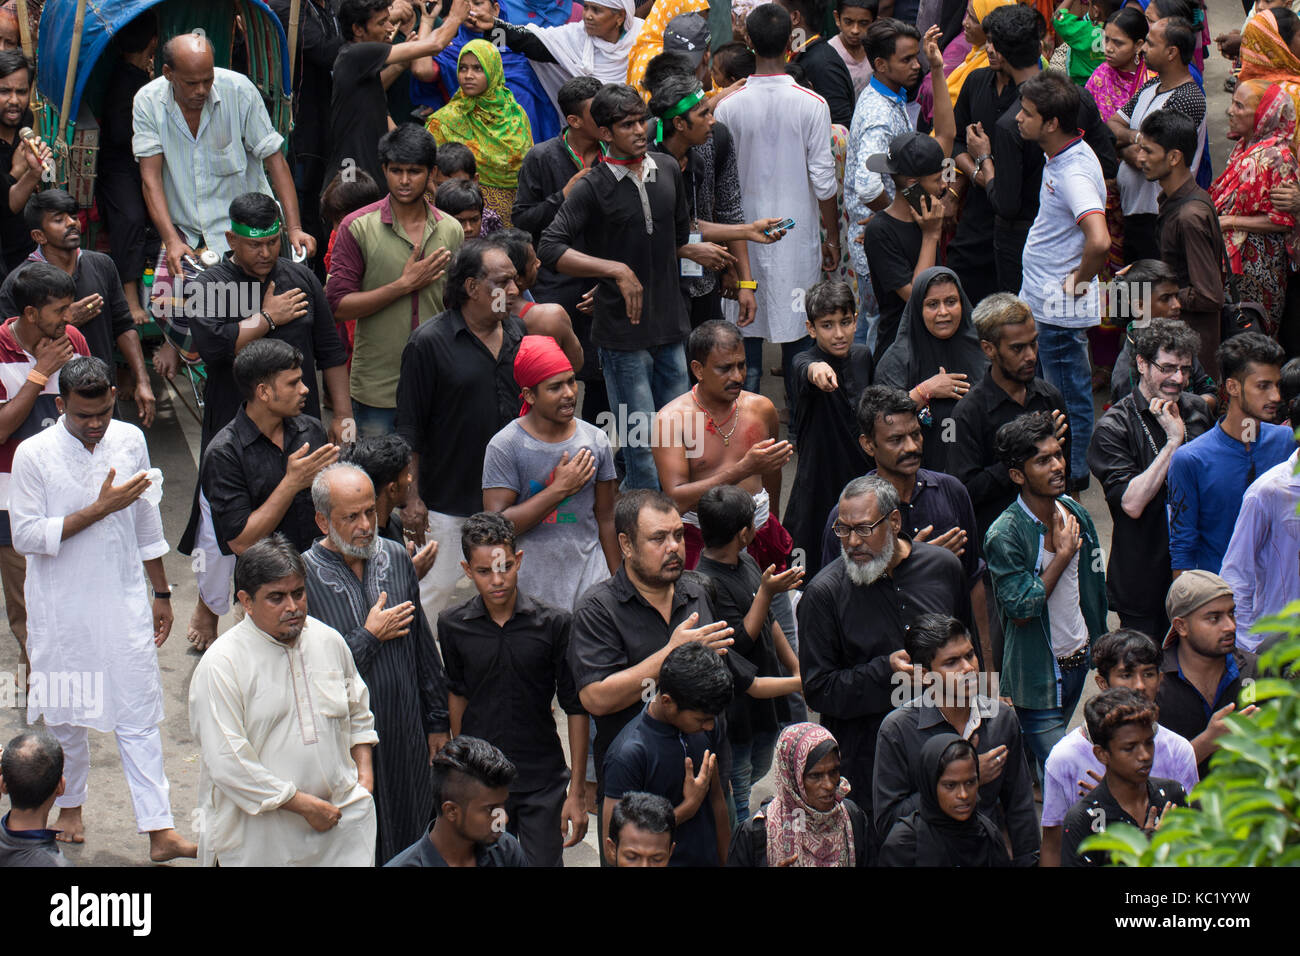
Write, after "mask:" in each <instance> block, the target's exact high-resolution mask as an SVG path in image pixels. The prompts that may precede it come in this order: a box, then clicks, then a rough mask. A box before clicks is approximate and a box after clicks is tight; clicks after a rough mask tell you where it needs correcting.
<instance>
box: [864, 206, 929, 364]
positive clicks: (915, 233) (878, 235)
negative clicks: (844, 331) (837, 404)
mask: <svg viewBox="0 0 1300 956" xmlns="http://www.w3.org/2000/svg"><path fill="white" fill-rule="evenodd" d="M862 241H863V242H864V243H865V244H866V249H867V265H868V266H870V268H871V285H872V287H873V288H875V290H876V302H877V303H879V305H880V325H879V326H877V330H876V348H875V352H874V356H875V360H876V362H877V363H879V362H880V359H881V357H882V356H883V355H884V354H885V351H886V350H887V349H888V348H889V347H890V346H891V345H893V344H894V338H895V337H896V336H897V335H898V324H899V322H900V321H901V320H902V318H903V308H904V307H905V306H906V305H907V300H906V299H904V298H902V297H901V296H899V294H898V293H897V291H895V290H897V289H901V288H902V287H903V286H905V285H911V284H912V272H913V271H914V270H915V269H916V261H917V260H918V259H920V258H921V227H920V226H918V225H917V224H916V223H914V222H903V221H901V220H899V219H895V218H894V217H893V216H891V215H889V214H888V213H886V212H883V211H882V212H878V213H876V214H875V215H874V216H872V217H871V220H870V221H869V222H868V223H867V226H866V229H865V231H864V233H863V239H862Z"/></svg>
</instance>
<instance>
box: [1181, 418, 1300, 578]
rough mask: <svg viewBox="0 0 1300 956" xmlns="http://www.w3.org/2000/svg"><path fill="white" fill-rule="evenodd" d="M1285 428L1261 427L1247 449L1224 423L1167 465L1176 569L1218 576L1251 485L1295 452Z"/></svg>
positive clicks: (1195, 440)
mask: <svg viewBox="0 0 1300 956" xmlns="http://www.w3.org/2000/svg"><path fill="white" fill-rule="evenodd" d="M1295 447H1296V445H1295V436H1294V435H1293V434H1292V433H1291V429H1289V428H1286V427H1284V426H1282V425H1268V424H1261V425H1260V435H1259V441H1257V442H1255V443H1253V444H1251V445H1249V446H1247V445H1245V444H1243V443H1241V442H1239V441H1237V440H1236V439H1235V438H1231V437H1229V435H1228V433H1227V432H1225V431H1224V430H1223V427H1222V426H1221V425H1216V426H1215V427H1214V428H1211V429H1210V430H1209V431H1208V432H1206V433H1205V434H1204V435H1201V436H1200V437H1199V438H1196V439H1193V440H1192V441H1191V442H1189V443H1188V444H1186V445H1183V446H1182V447H1181V448H1179V449H1178V450H1177V451H1176V452H1174V458H1173V461H1172V462H1170V464H1169V556H1170V558H1171V560H1172V563H1173V568H1174V570H1175V571H1190V570H1192V569H1194V568H1200V569H1201V570H1203V571H1210V572H1212V573H1213V574H1218V573H1219V569H1220V566H1221V565H1222V564H1223V555H1224V552H1226V551H1227V550H1228V542H1229V541H1230V540H1231V539H1232V529H1233V526H1234V525H1235V524H1236V523H1237V513H1238V512H1239V511H1240V510H1241V499H1242V497H1243V496H1244V495H1245V494H1246V489H1247V488H1249V487H1250V485H1251V483H1252V482H1253V481H1254V480H1255V479H1256V478H1258V477H1259V476H1260V475H1262V474H1264V472H1266V471H1268V470H1269V469H1270V468H1272V467H1273V466H1274V465H1277V464H1279V463H1281V462H1284V461H1286V460H1287V459H1288V458H1289V457H1291V452H1293V451H1295Z"/></svg>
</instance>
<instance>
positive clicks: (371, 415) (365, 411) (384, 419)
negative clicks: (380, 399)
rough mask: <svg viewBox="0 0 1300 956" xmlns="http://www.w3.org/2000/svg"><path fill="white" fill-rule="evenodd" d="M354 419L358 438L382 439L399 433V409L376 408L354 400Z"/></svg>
mask: <svg viewBox="0 0 1300 956" xmlns="http://www.w3.org/2000/svg"><path fill="white" fill-rule="evenodd" d="M352 418H353V420H354V421H355V422H356V423H357V437H358V438H382V437H383V436H384V435H391V434H392V433H393V432H395V431H397V409H395V408H375V406H373V405H365V404H362V403H361V402H358V401H357V400H356V399H355V398H354V399H352Z"/></svg>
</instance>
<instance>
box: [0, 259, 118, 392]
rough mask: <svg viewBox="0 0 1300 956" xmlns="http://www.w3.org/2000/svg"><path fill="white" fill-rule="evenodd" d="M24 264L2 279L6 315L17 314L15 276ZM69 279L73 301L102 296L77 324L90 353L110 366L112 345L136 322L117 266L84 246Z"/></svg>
mask: <svg viewBox="0 0 1300 956" xmlns="http://www.w3.org/2000/svg"><path fill="white" fill-rule="evenodd" d="M25 266H26V263H24V264H23V266H21V267H19V268H18V269H16V270H14V271H13V272H11V273H9V275H7V276H5V281H4V283H3V284H2V285H0V311H3V313H4V315H5V316H10V315H17V314H18V307H17V306H16V305H14V280H15V278H16V277H17V275H18V273H19V272H22V270H23V268H24V267H25ZM72 283H73V285H74V286H76V292H75V296H76V298H75V299H74V300H73V301H76V300H77V299H84V298H85V297H86V296H88V295H92V294H94V293H99V294H100V295H101V296H103V297H104V307H103V308H102V309H100V310H99V312H98V314H96V315H94V316H91V318H89V319H87V320H86V321H85V322H83V323H82V324H81V325H79V326H77V328H78V329H80V330H81V334H82V335H84V336H85V337H86V347H87V348H89V349H90V354H91V355H93V356H95V358H97V359H102V360H103V362H104V364H106V365H107V366H108V367H109V368H114V367H115V366H116V365H117V360H116V359H115V358H114V357H113V349H114V348H115V347H116V345H117V337H118V336H119V335H123V334H125V333H127V332H130V331H131V330H132V329H134V328H135V323H134V321H133V320H132V319H131V308H130V306H128V305H127V303H126V295H125V294H124V293H123V292H122V281H121V279H120V278H119V277H118V274H117V266H116V265H114V263H113V260H112V259H111V258H109V257H108V256H106V255H104V254H103V253H102V252H90V251H89V250H86V249H83V250H82V251H81V254H80V255H78V256H77V266H76V268H75V269H74V270H73V273H72Z"/></svg>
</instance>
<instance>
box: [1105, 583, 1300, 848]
mask: <svg viewBox="0 0 1300 956" xmlns="http://www.w3.org/2000/svg"><path fill="white" fill-rule="evenodd" d="M1256 630H1258V631H1261V632H1265V633H1270V634H1279V633H1281V634H1284V635H1286V637H1285V638H1284V639H1283V640H1281V641H1280V642H1278V643H1277V644H1276V645H1275V646H1273V647H1271V648H1270V649H1269V650H1268V651H1267V652H1266V653H1265V654H1264V655H1262V656H1261V657H1260V661H1259V671H1260V674H1271V675H1277V674H1293V672H1295V671H1296V670H1298V668H1297V667H1296V664H1297V662H1298V661H1300V601H1297V602H1293V603H1292V604H1291V605H1290V606H1288V607H1287V608H1286V610H1285V611H1283V613H1282V614H1281V615H1278V616H1276V617H1272V618H1267V619H1265V620H1263V621H1260V622H1259V623H1258V624H1257V625H1256ZM1252 703H1253V704H1258V705H1259V711H1258V712H1257V713H1255V714H1254V715H1253V716H1251V717H1239V716H1236V715H1233V716H1230V717H1228V718H1227V719H1226V723H1227V724H1228V725H1229V726H1230V727H1231V728H1232V729H1231V730H1230V732H1229V733H1227V734H1225V735H1224V736H1222V737H1220V738H1219V750H1218V752H1217V753H1215V754H1214V756H1213V757H1211V758H1210V772H1209V774H1208V775H1207V776H1206V777H1205V779H1204V780H1202V781H1201V782H1200V783H1199V784H1197V786H1196V788H1195V789H1194V790H1193V791H1192V793H1191V800H1192V801H1194V802H1195V803H1196V804H1197V805H1198V806H1199V809H1193V808H1190V807H1175V808H1174V809H1172V810H1170V811H1169V813H1167V814H1166V815H1165V817H1164V819H1163V820H1162V821H1161V823H1160V829H1159V830H1157V831H1156V832H1155V834H1154V836H1152V838H1151V840H1150V842H1148V841H1147V838H1146V836H1145V835H1144V834H1143V833H1142V831H1141V830H1139V829H1137V828H1136V827H1133V826H1130V825H1128V824H1124V823H1117V824H1115V825H1114V826H1111V827H1108V828H1107V830H1106V832H1105V833H1099V834H1096V835H1095V836H1091V837H1089V838H1088V839H1086V840H1085V841H1084V842H1083V844H1082V846H1081V848H1080V849H1081V850H1083V851H1086V852H1093V851H1098V850H1105V851H1108V852H1109V853H1110V860H1111V865H1112V866H1297V865H1300V686H1298V685H1297V683H1296V682H1295V681H1293V680H1286V679H1283V678H1281V677H1276V676H1272V677H1267V676H1266V677H1261V678H1260V679H1259V680H1257V681H1255V682H1254V683H1253V684H1250V685H1248V686H1246V687H1243V688H1242V692H1241V699H1240V700H1238V702H1237V709H1238V710H1241V709H1243V708H1245V707H1246V706H1248V705H1249V704H1252Z"/></svg>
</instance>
